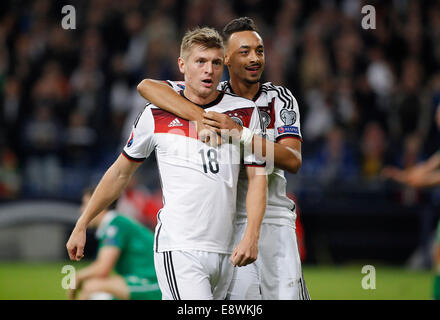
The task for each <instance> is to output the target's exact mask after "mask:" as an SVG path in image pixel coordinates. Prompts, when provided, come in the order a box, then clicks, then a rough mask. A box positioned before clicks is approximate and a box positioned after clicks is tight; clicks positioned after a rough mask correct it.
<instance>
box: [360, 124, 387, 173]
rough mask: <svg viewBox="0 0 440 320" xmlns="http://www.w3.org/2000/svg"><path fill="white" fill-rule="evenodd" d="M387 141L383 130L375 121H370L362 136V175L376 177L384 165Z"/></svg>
mask: <svg viewBox="0 0 440 320" xmlns="http://www.w3.org/2000/svg"><path fill="white" fill-rule="evenodd" d="M386 147H387V141H386V136H385V132H384V131H383V129H382V127H381V126H380V125H379V124H378V123H377V122H370V123H368V124H367V126H366V127H365V131H364V134H363V136H362V147H361V151H362V163H361V166H362V175H363V176H364V177H365V178H367V179H371V178H377V177H378V176H379V174H380V172H381V171H382V169H383V167H384V165H385V161H386V159H385V153H386Z"/></svg>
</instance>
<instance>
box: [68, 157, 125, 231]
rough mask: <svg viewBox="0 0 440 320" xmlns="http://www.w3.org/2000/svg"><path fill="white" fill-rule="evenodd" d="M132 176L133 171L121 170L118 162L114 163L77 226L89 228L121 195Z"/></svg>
mask: <svg viewBox="0 0 440 320" xmlns="http://www.w3.org/2000/svg"><path fill="white" fill-rule="evenodd" d="M131 176H132V172H124V171H121V170H120V169H119V167H118V166H117V164H116V163H115V164H113V165H112V166H111V167H110V168H109V169H108V170H107V171H106V173H105V174H104V176H103V177H102V179H101V181H100V182H99V184H98V186H97V187H96V189H95V192H94V193H93V195H92V197H91V198H90V201H89V203H88V205H87V207H86V209H85V210H84V212H83V213H82V214H81V216H80V217H79V219H78V221H77V223H76V227H77V228H84V229H85V228H87V226H88V225H89V223H90V221H92V220H93V218H95V217H96V216H97V215H98V214H99V213H100V212H101V211H102V210H104V209H105V208H107V207H108V206H109V205H110V204H111V203H112V202H113V201H115V200H116V199H117V198H118V197H119V196H120V194H121V192H122V190H124V188H125V187H126V186H127V184H128V182H129V181H130V178H131Z"/></svg>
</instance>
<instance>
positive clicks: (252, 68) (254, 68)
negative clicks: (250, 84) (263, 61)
mask: <svg viewBox="0 0 440 320" xmlns="http://www.w3.org/2000/svg"><path fill="white" fill-rule="evenodd" d="M245 69H246V70H247V71H250V72H251V73H256V72H258V71H259V70H260V69H261V66H260V65H252V66H248V67H245Z"/></svg>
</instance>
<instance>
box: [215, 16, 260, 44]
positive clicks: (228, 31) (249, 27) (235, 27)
mask: <svg viewBox="0 0 440 320" xmlns="http://www.w3.org/2000/svg"><path fill="white" fill-rule="evenodd" d="M240 31H255V32H259V31H258V29H257V26H256V25H255V22H254V20H252V19H251V18H249V17H241V18H237V19H234V20H232V21H230V22H229V23H228V24H227V25H226V26H225V27H224V28H223V39H224V41H228V39H229V37H230V36H231V35H232V34H233V33H235V32H240Z"/></svg>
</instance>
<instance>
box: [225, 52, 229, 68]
mask: <svg viewBox="0 0 440 320" xmlns="http://www.w3.org/2000/svg"><path fill="white" fill-rule="evenodd" d="M225 66H229V55H228V53H227V52H226V53H225Z"/></svg>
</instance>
